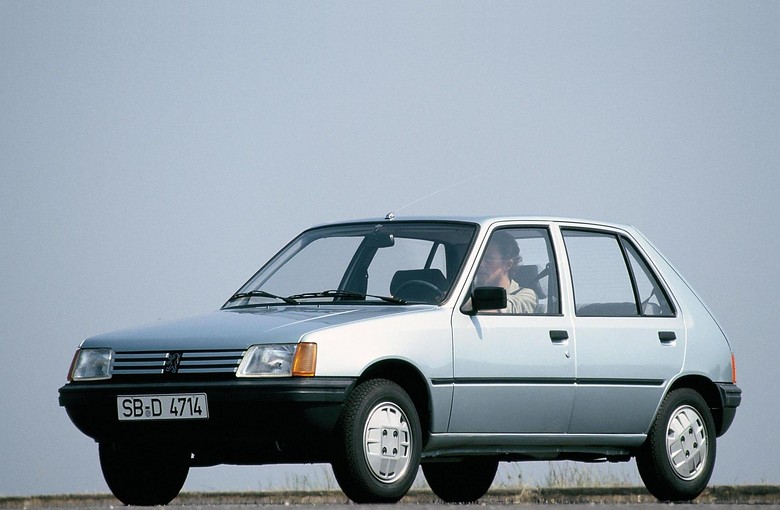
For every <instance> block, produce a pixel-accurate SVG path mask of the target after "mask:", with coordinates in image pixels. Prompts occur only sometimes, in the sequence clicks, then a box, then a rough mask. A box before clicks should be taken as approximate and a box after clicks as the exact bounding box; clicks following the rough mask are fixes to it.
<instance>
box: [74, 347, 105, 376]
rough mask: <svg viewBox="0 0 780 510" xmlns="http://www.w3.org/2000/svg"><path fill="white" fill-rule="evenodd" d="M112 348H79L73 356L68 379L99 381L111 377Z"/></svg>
mask: <svg viewBox="0 0 780 510" xmlns="http://www.w3.org/2000/svg"><path fill="white" fill-rule="evenodd" d="M113 357H114V351H112V350H111V349H79V350H78V351H76V355H75V356H74V357H73V363H72V364H71V366H70V373H69V374H68V379H69V380H71V381H97V380H100V379H110V378H111V359H112V358H113Z"/></svg>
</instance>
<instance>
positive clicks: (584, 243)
mask: <svg viewBox="0 0 780 510" xmlns="http://www.w3.org/2000/svg"><path fill="white" fill-rule="evenodd" d="M562 233H563V238H564V241H565V244H566V253H567V254H568V257H569V266H570V268H571V275H572V280H573V285H574V305H575V310H576V313H577V315H578V316H580V317H636V316H640V315H654V316H673V315H674V310H673V309H672V307H671V305H670V303H669V299H668V298H667V296H666V293H665V292H664V290H663V288H662V287H661V285H660V283H659V281H658V278H657V277H656V276H655V275H654V274H653V272H652V271H651V270H650V268H649V266H648V264H647V263H646V262H645V261H644V259H643V258H642V257H641V255H640V254H639V252H638V251H637V250H636V248H635V247H634V246H633V245H632V244H631V243H630V242H629V241H628V240H627V239H625V238H623V237H618V236H617V235H615V234H611V233H606V232H592V231H584V230H573V229H564V230H563V231H562Z"/></svg>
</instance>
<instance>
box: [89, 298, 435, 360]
mask: <svg viewBox="0 0 780 510" xmlns="http://www.w3.org/2000/svg"><path fill="white" fill-rule="evenodd" d="M427 308H435V307H433V306H426V305H415V306H382V305H365V306H354V307H348V306H343V305H339V306H335V305H333V306H328V305H325V306H322V305H320V306H315V305H312V306H270V307H258V308H243V309H231V310H219V311H216V312H212V313H208V314H205V315H199V316H196V317H190V318H186V319H180V320H175V321H166V322H159V323H156V324H150V325H147V326H142V327H138V328H133V329H125V330H121V331H114V332H111V333H105V334H101V335H96V336H93V337H90V338H88V339H86V340H84V342H82V344H81V347H83V348H84V347H104V348H112V349H114V350H115V351H145V350H213V349H246V348H247V347H249V346H250V345H253V344H261V343H292V342H297V341H298V340H299V339H300V338H301V336H303V335H304V334H306V333H310V332H312V331H316V330H319V329H324V328H332V327H337V326H340V325H342V324H347V323H353V322H357V321H363V320H369V319H372V318H377V317H384V316H388V315H395V314H403V313H412V312H415V311H420V310H421V309H427Z"/></svg>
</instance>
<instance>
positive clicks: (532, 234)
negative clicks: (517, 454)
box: [449, 227, 575, 434]
mask: <svg viewBox="0 0 780 510" xmlns="http://www.w3.org/2000/svg"><path fill="white" fill-rule="evenodd" d="M484 248H485V249H484V250H483V253H482V256H481V261H480V266H479V267H478V268H475V271H474V280H475V281H474V284H473V286H499V285H500V286H504V287H505V288H507V293H508V298H509V303H508V305H509V306H508V308H507V309H503V310H486V311H481V312H478V313H476V314H473V315H468V314H466V313H463V312H461V311H460V310H457V309H456V310H455V312H454V314H453V318H452V330H453V358H454V359H453V368H454V391H453V405H452V414H451V417H450V426H449V432H450V433H495V434H516V433H551V434H553V433H564V432H566V430H567V428H568V425H569V420H570V417H571V410H572V404H573V401H574V377H575V363H574V362H575V360H574V335H573V329H572V325H571V320H570V318H568V317H564V316H563V315H561V313H560V302H559V295H560V293H559V286H558V276H557V274H558V273H557V268H556V264H555V257H554V253H553V250H552V246H551V244H550V235H549V231H548V230H547V229H546V228H539V227H525V228H504V229H498V230H495V231H494V232H493V234H492V235H491V236H490V240H489V241H488V243H487V245H486V247H484ZM507 278H508V279H509V281H508V282H507ZM467 306H468V305H467Z"/></svg>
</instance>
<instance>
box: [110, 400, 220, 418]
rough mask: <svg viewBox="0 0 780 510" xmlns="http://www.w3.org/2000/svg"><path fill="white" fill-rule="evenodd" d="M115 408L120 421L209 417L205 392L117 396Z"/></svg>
mask: <svg viewBox="0 0 780 510" xmlns="http://www.w3.org/2000/svg"><path fill="white" fill-rule="evenodd" d="M116 410H117V414H118V416H119V420H120V421H125V420H205V419H206V418H208V417H209V405H208V399H207V398H206V394H205V393H187V394H183V395H126V396H119V397H117V398H116Z"/></svg>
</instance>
